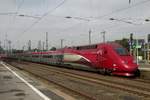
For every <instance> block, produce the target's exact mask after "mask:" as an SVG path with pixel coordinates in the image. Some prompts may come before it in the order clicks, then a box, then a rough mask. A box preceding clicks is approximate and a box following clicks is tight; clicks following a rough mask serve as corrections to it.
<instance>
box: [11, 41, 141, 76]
mask: <svg viewBox="0 0 150 100" xmlns="http://www.w3.org/2000/svg"><path fill="white" fill-rule="evenodd" d="M9 58H11V59H20V60H25V61H32V62H37V63H45V64H51V65H63V66H68V65H69V66H71V67H73V68H77V69H91V70H96V71H98V72H100V73H103V74H111V75H119V76H136V75H139V70H138V65H137V63H136V60H134V58H133V56H132V55H130V54H129V53H128V51H127V50H126V49H125V48H123V47H122V46H121V45H119V44H117V43H99V44H93V45H84V46H76V47H65V48H63V49H59V50H55V51H47V52H30V53H29V52H26V53H16V54H11V55H9Z"/></svg>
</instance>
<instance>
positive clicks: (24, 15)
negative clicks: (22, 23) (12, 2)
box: [18, 14, 41, 19]
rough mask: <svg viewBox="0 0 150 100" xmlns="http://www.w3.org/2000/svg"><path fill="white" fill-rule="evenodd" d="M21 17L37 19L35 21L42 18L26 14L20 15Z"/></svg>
mask: <svg viewBox="0 0 150 100" xmlns="http://www.w3.org/2000/svg"><path fill="white" fill-rule="evenodd" d="M18 16H20V17H30V18H35V19H40V18H41V17H37V16H30V15H24V14H20V15H18Z"/></svg>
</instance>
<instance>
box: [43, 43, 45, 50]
mask: <svg viewBox="0 0 150 100" xmlns="http://www.w3.org/2000/svg"><path fill="white" fill-rule="evenodd" d="M44 47H45V42H44V41H43V51H44Z"/></svg>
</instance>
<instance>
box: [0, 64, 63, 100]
mask: <svg viewBox="0 0 150 100" xmlns="http://www.w3.org/2000/svg"><path fill="white" fill-rule="evenodd" d="M37 84H38V83H35V82H33V81H32V80H29V79H28V80H27V78H26V77H23V76H22V75H21V76H20V74H18V73H16V70H15V69H12V68H10V67H9V66H7V64H5V63H4V62H0V99H2V100H65V99H64V98H63V97H61V96H59V95H56V94H55V93H53V92H52V91H49V90H47V89H46V88H43V87H42V86H39V87H40V89H37V88H36V85H37Z"/></svg>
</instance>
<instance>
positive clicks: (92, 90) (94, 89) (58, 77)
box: [11, 62, 150, 100]
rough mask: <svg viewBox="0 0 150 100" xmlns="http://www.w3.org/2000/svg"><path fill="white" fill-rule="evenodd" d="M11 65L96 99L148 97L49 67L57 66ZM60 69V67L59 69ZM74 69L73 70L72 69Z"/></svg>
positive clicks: (99, 76) (117, 79)
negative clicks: (95, 82)
mask: <svg viewBox="0 0 150 100" xmlns="http://www.w3.org/2000/svg"><path fill="white" fill-rule="evenodd" d="M11 64H12V65H15V66H17V67H20V68H21V69H24V70H26V71H30V72H32V73H37V74H38V75H41V76H44V77H45V78H47V79H48V80H51V81H55V82H57V83H59V84H63V85H64V86H66V87H70V88H72V89H74V90H77V91H81V92H83V93H84V94H87V95H90V96H92V97H93V98H94V99H96V100H144V99H145V100H146V99H147V100H148V99H149V98H144V97H141V96H137V95H135V94H131V93H127V92H125V91H120V90H118V89H114V88H110V87H106V86H102V85H98V84H94V83H91V82H87V81H85V80H81V79H77V78H74V77H70V76H66V75H63V74H61V73H55V72H53V71H52V70H51V68H52V69H53V68H55V69H59V68H57V67H51V66H47V65H41V64H35V63H27V62H20V63H16V62H11ZM59 70H60V69H59ZM61 70H68V69H61ZM73 71H74V70H73ZM74 72H76V73H78V74H84V75H87V76H88V75H89V76H91V75H92V77H95V78H96V77H97V78H103V79H107V80H113V81H120V82H124V83H125V84H135V86H139V85H141V86H143V85H144V87H148V86H150V85H149V84H148V83H143V82H139V83H138V84H136V83H137V82H136V81H132V80H129V79H126V78H118V77H110V76H103V75H98V74H94V73H87V72H82V71H74Z"/></svg>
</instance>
